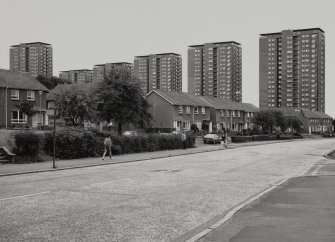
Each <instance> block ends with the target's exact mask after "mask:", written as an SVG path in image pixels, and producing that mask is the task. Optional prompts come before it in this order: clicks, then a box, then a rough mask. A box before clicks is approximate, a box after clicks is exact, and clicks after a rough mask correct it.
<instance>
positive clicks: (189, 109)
mask: <svg viewBox="0 0 335 242" xmlns="http://www.w3.org/2000/svg"><path fill="white" fill-rule="evenodd" d="M190 113H191V107H190V106H186V114H190Z"/></svg>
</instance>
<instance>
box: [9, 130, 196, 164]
mask: <svg viewBox="0 0 335 242" xmlns="http://www.w3.org/2000/svg"><path fill="white" fill-rule="evenodd" d="M111 134H112V133H111V132H109V131H98V130H96V129H91V130H85V129H81V128H64V129H60V130H58V131H57V132H56V157H57V158H60V159H76V158H84V157H99V156H102V153H103V151H104V146H103V141H104V139H105V137H107V136H108V135H111ZM111 139H112V142H113V145H112V152H113V154H114V155H119V154H129V153H141V152H148V151H159V150H172V149H181V148H182V141H181V136H180V135H144V136H129V137H127V136H111ZM13 140H14V142H13V144H12V149H13V151H14V152H15V153H17V154H18V155H19V156H22V157H25V159H26V157H27V156H29V157H31V159H29V160H30V161H39V159H36V157H38V155H39V152H40V151H41V150H42V149H43V150H44V152H45V153H46V154H48V155H51V156H52V155H53V133H52V132H46V133H45V134H44V135H43V134H36V133H34V132H32V131H23V132H17V133H16V134H15V135H14V137H13ZM194 145H195V137H193V136H189V135H188V136H187V140H186V147H187V148H191V147H194Z"/></svg>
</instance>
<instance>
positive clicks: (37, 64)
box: [9, 42, 52, 77]
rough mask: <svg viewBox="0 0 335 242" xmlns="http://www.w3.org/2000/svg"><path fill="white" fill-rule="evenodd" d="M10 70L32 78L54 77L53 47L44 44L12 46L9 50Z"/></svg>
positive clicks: (34, 43)
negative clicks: (24, 73)
mask: <svg viewBox="0 0 335 242" xmlns="http://www.w3.org/2000/svg"><path fill="white" fill-rule="evenodd" d="M9 55H10V70H12V71H19V72H27V73H30V74H31V75H32V76H34V77H35V76H38V75H43V76H45V77H51V76H52V46H51V45H50V44H46V43H42V42H33V43H24V44H19V45H12V46H11V47H10V50H9Z"/></svg>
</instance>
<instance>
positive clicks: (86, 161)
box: [0, 140, 295, 176]
mask: <svg viewBox="0 0 335 242" xmlns="http://www.w3.org/2000/svg"><path fill="white" fill-rule="evenodd" d="M294 141H295V140H294ZM278 142H292V141H291V140H273V141H259V142H248V143H230V144H228V145H227V149H234V148H241V147H246V146H255V145H265V144H272V143H278ZM223 149H225V148H223V147H222V146H221V145H220V144H216V145H210V144H208V145H204V144H202V141H201V140H197V142H196V147H194V148H188V149H177V150H163V151H155V152H144V153H134V154H124V155H117V156H114V159H113V160H110V159H109V157H106V158H105V160H102V158H101V157H94V158H81V159H71V160H56V167H57V168H55V169H53V168H52V160H51V161H45V162H40V163H29V164H0V176H9V175H19V174H28V173H36V172H46V171H57V170H65V169H75V168H84V167H91V166H102V165H112V164H117V163H127V162H137V161H143V160H151V159H159V158H165V157H171V156H181V155H188V154H196V153H203V152H211V151H217V150H223Z"/></svg>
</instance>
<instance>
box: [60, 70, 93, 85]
mask: <svg viewBox="0 0 335 242" xmlns="http://www.w3.org/2000/svg"><path fill="white" fill-rule="evenodd" d="M59 78H61V79H64V80H68V81H70V82H71V83H91V82H92V70H88V69H80V70H70V71H61V72H60V73H59Z"/></svg>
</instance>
